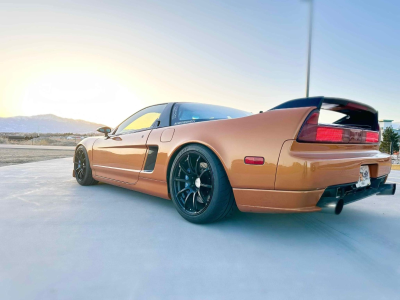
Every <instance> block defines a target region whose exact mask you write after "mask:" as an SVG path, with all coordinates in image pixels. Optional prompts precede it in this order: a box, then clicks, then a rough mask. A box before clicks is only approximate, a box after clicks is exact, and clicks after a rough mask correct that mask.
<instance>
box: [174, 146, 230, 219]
mask: <svg viewBox="0 0 400 300" xmlns="http://www.w3.org/2000/svg"><path fill="white" fill-rule="evenodd" d="M169 183H170V192H171V197H172V200H173V202H174V204H175V207H176V208H177V210H178V212H179V213H180V214H181V215H182V216H183V217H184V218H185V219H187V220H188V221H190V222H194V223H208V222H213V221H217V220H219V219H222V218H223V217H225V216H226V215H228V214H229V213H230V212H231V211H232V210H233V207H234V206H235V205H234V204H235V201H234V198H233V193H232V188H231V186H230V184H229V180H228V178H227V176H226V173H225V170H224V168H223V166H222V164H221V162H220V161H219V160H218V158H217V157H216V156H215V154H214V153H213V152H211V151H210V150H209V149H208V148H206V147H204V146H201V145H190V146H187V147H185V148H184V149H182V150H181V151H180V152H179V154H178V155H177V157H176V158H175V160H174V163H173V165H172V168H171V173H170V182H169Z"/></svg>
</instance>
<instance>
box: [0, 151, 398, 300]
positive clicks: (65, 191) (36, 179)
mask: <svg viewBox="0 0 400 300" xmlns="http://www.w3.org/2000/svg"><path fill="white" fill-rule="evenodd" d="M71 173H72V161H71V158H65V159H56V160H49V161H43V162H35V163H27V164H21V165H14V166H6V167H2V168H0V193H1V194H0V197H1V199H0V241H1V242H0V299H29V300H32V299H41V300H42V299H96V300H98V299H146V300H148V299H174V300H176V299H185V300H186V299H199V300H200V299H201V300H204V299H207V300H210V299H241V300H243V299H274V300H275V299H296V300H297V299H318V300H321V299H324V300H325V299H374V300H376V299H391V300H392V299H400V196H399V194H398V195H396V196H391V197H390V196H384V197H376V196H375V197H371V198H368V199H365V200H362V201H359V202H357V203H353V204H350V205H348V206H346V207H345V208H344V211H343V213H342V214H341V215H340V216H334V215H325V214H320V213H311V214H293V215H257V214H244V213H238V214H236V215H235V216H234V217H233V218H231V219H228V220H226V221H223V222H220V223H215V224H210V225H194V224H191V223H188V222H186V221H185V220H184V219H182V218H181V217H180V216H179V214H178V213H177V212H176V211H175V209H174V207H173V205H172V203H171V202H170V201H167V200H163V199H159V198H156V197H152V196H148V195H144V194H141V193H137V192H133V191H129V190H125V189H122V188H118V187H114V186H110V185H105V184H101V185H97V186H91V187H82V186H80V185H78V184H77V183H76V182H75V179H74V178H72V177H71ZM390 181H393V182H398V183H400V171H393V172H392V176H391V178H390Z"/></svg>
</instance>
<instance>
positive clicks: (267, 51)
mask: <svg viewBox="0 0 400 300" xmlns="http://www.w3.org/2000/svg"><path fill="white" fill-rule="evenodd" d="M367 2H370V6H373V4H374V3H375V2H373V1H367ZM303 4H304V3H302V1H289V2H287V3H286V2H285V3H283V2H282V3H281V2H277V1H275V2H274V1H264V2H262V3H261V2H260V3H256V2H254V3H253V2H252V3H251V4H250V3H247V2H246V1H242V2H240V1H232V2H229V4H226V3H223V2H221V3H220V2H215V1H190V3H189V2H184V1H182V2H181V1H174V2H171V1H155V2H143V1H131V2H118V1H116V2H108V3H107V2H101V3H98V2H90V1H88V2H85V3H83V2H76V3H69V2H68V3H64V2H57V1H40V2H35V4H32V3H31V2H29V1H13V2H10V3H9V4H1V9H0V24H1V26H2V28H3V30H2V31H1V33H0V42H1V47H0V70H1V72H0V117H9V116H18V115H37V114H56V115H59V116H61V117H67V118H75V119H84V120H88V121H92V122H98V123H103V124H105V125H109V126H115V125H117V124H118V123H119V122H120V121H121V120H123V119H125V118H126V117H127V116H129V115H131V114H132V113H134V112H135V111H137V110H138V109H140V108H143V107H145V106H148V105H152V104H156V103H164V102H170V101H193V102H205V103H214V104H219V105H225V106H231V107H235V108H238V109H243V110H246V111H252V112H258V111H259V110H267V109H269V108H271V107H273V106H275V105H277V104H279V103H281V102H283V101H286V100H290V99H294V98H299V97H303V96H304V90H305V69H306V52H307V44H306V43H307V40H306V34H307V22H306V18H307V7H306V6H305V5H303ZM385 5H386V6H385V7H384V8H382V9H381V11H380V14H378V13H377V14H374V13H373V11H374V9H373V10H371V9H370V8H371V7H370V8H368V5H362V6H361V5H355V4H352V3H349V1H344V0H342V1H340V5H339V4H334V3H333V2H330V1H319V2H318V3H317V5H316V10H315V15H316V19H315V41H314V50H313V55H314V58H313V59H314V60H313V64H312V70H311V96H319V95H326V96H335V97H343V98H349V99H354V100H358V101H361V102H364V103H367V104H369V105H371V106H374V107H376V108H377V109H378V110H379V111H380V116H384V117H385V118H390V119H394V120H398V119H400V114H399V112H398V111H396V110H393V109H391V101H394V99H396V97H398V94H399V92H400V91H399V85H398V82H399V80H400V77H399V76H400V75H399V74H398V72H397V73H396V72H395V70H398V69H400V65H399V64H400V62H399V60H398V51H396V49H397V50H398V49H399V44H398V41H397V40H396V39H393V38H390V37H391V36H395V34H394V32H395V30H398V29H399V25H398V22H396V20H395V19H396V18H395V17H393V18H392V17H391V16H395V15H396V14H394V13H393V14H389V13H387V12H394V11H398V12H400V8H399V7H398V6H397V5H395V3H394V2H393V3H392V2H391V1H388V2H387V3H386V4H385ZM337 7H340V8H341V9H340V10H338V9H337ZM348 14H349V15H351V16H352V19H353V22H352V23H348V22H345V23H343V22H337V19H346V16H347V15H348ZM380 19H384V20H385V22H386V23H385V24H392V25H393V26H387V27H385V28H380V26H381V25H380V24H381V23H380V22H379V20H380ZM365 20H367V21H368V23H363V22H365ZM332 24H335V26H333V25H332ZM396 28H397V29H396ZM392 31H393V32H392ZM382 32H383V33H385V34H382ZM353 42H354V43H353ZM365 45H369V47H370V48H368V47H365ZM379 45H386V48H382V47H380V46H379ZM367 48H368V49H370V50H368V51H366V49H367ZM378 65H379V66H381V67H377V66H378ZM385 66H388V67H385ZM382 70H385V72H383V71H382Z"/></svg>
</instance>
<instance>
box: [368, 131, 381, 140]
mask: <svg viewBox="0 0 400 300" xmlns="http://www.w3.org/2000/svg"><path fill="white" fill-rule="evenodd" d="M365 141H366V142H367V143H377V142H379V132H375V131H367V133H366V135H365Z"/></svg>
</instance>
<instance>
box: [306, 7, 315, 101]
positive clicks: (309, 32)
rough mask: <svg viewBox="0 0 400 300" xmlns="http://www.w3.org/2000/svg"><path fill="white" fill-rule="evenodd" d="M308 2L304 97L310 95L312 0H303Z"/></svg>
mask: <svg viewBox="0 0 400 300" xmlns="http://www.w3.org/2000/svg"><path fill="white" fill-rule="evenodd" d="M305 1H307V2H308V3H309V20H308V60H307V82H306V98H308V97H309V95H310V67H311V43H312V31H313V11H314V0H305Z"/></svg>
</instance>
